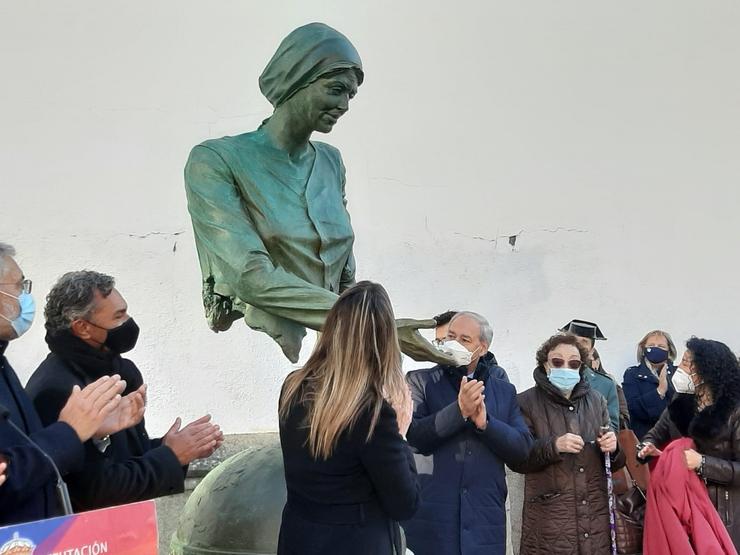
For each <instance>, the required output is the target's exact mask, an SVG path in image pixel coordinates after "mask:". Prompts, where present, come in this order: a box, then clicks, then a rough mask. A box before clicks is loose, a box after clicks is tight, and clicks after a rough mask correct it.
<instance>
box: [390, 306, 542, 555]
mask: <svg viewBox="0 0 740 555" xmlns="http://www.w3.org/2000/svg"><path fill="white" fill-rule="evenodd" d="M492 337H493V332H492V330H491V325H490V324H489V323H488V321H487V320H486V319H485V318H484V317H483V316H481V315H480V314H476V313H475V312H458V313H457V314H455V316H454V317H453V318H452V319H451V321H450V326H449V329H448V330H447V334H446V339H445V341H444V343H443V345H442V346H441V349H442V350H443V351H444V352H446V353H447V354H449V355H450V356H452V357H453V358H454V359H455V361H456V364H457V366H443V365H437V366H435V367H433V368H429V369H426V370H416V371H412V372H409V373H408V374H407V376H406V379H407V382H408V384H409V387H410V389H411V397H412V399H413V401H414V416H413V421H412V423H411V426H410V428H409V431H408V434H407V436H408V441H409V444H410V445H411V446H412V447H413V448H414V449H415V450H416V452H417V453H418V454H417V456H416V457H415V458H416V465H417V470H418V475H419V481H420V483H421V490H422V494H421V495H422V498H421V504H420V506H419V510H418V511H417V513H416V514H415V515H414V518H413V519H412V520H410V521H407V522H405V523H403V527H404V530H405V531H406V537H407V540H408V545H409V548H410V549H411V550H412V551H413V552H414V553H420V554H424V555H447V554H449V553H459V554H461V555H466V554H474V553H483V552H485V553H492V554H501V555H503V553H505V551H506V510H505V502H506V496H507V489H506V474H505V470H504V464H514V463H517V462H521V461H523V460H524V459H526V457H527V454H528V453H529V448H530V445H531V442H532V437H531V435H530V433H529V430H528V428H527V426H526V424H525V423H524V420H523V419H522V416H521V414H520V412H519V406H518V404H517V400H516V389H515V388H514V386H513V385H511V384H510V383H508V382H506V381H504V380H501V379H499V378H497V377H495V375H494V373H493V372H492V370H491V367H490V365H489V364H488V363H487V361H486V356H487V354H488V348H489V346H490V343H491V340H492Z"/></svg>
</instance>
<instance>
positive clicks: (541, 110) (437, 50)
mask: <svg viewBox="0 0 740 555" xmlns="http://www.w3.org/2000/svg"><path fill="white" fill-rule="evenodd" d="M317 20H318V21H324V22H326V23H328V24H330V25H333V26H335V27H337V28H338V29H340V30H341V31H343V32H344V33H345V34H347V35H348V36H349V37H350V38H351V39H352V40H353V41H354V43H355V45H356V46H357V48H358V50H359V51H360V53H361V55H362V57H363V60H364V64H365V70H366V83H365V84H364V85H363V86H362V87H361V89H360V93H359V95H358V96H357V98H356V99H355V100H354V102H353V103H352V107H351V108H352V109H351V111H350V113H349V114H348V115H347V116H346V117H345V118H344V119H343V120H342V121H341V122H340V124H339V125H338V126H337V129H336V130H335V132H334V133H332V135H331V136H330V137H328V138H325V137H320V138H321V139H324V140H328V141H329V142H331V143H332V144H334V145H336V146H338V147H339V148H341V150H342V152H343V155H344V159H345V163H346V165H347V168H348V195H349V207H350V210H351V213H352V217H353V223H354V226H355V231H356V234H357V245H356V247H357V248H356V255H357V259H358V262H359V276H360V277H362V278H371V279H374V280H377V281H380V282H382V283H383V284H385V285H386V287H387V288H388V289H389V291H390V292H391V295H392V297H393V299H394V302H395V306H396V311H397V314H398V315H399V316H415V317H423V316H431V315H432V314H435V313H437V312H440V311H442V310H445V309H447V308H452V307H454V308H460V309H462V308H469V309H475V310H478V311H480V312H482V313H483V314H485V315H488V316H489V317H490V318H491V320H492V321H493V322H494V324H495V329H496V339H495V346H494V348H495V351H496V353H497V354H498V356H499V358H500V360H501V362H502V364H503V365H504V366H505V367H507V368H508V369H509V372H510V374H511V376H512V378H513V381H514V382H515V383H516V384H517V385H518V386H519V387H520V388H524V387H528V386H529V385H530V383H531V369H532V368H533V366H534V364H533V357H534V351H535V349H536V348H537V346H538V345H539V343H540V342H541V341H542V340H544V339H545V338H546V337H547V336H548V335H549V334H550V333H551V332H553V331H554V330H555V328H556V327H558V326H560V325H562V324H563V323H565V322H566V321H568V320H569V319H571V318H573V317H580V318H585V319H591V320H596V321H598V322H599V323H600V324H601V325H602V327H603V329H604V331H605V333H606V334H607V336H608V337H609V341H607V342H606V343H603V344H600V345H599V349H600V351H601V352H602V355H603V359H604V361H605V365H606V366H607V368H609V369H611V370H613V371H615V373H617V374H621V372H622V370H623V369H624V368H625V367H626V366H627V365H630V364H631V363H632V362H633V357H634V354H633V352H634V345H635V343H636V342H637V340H638V339H639V338H640V337H641V336H642V334H643V333H644V332H645V331H647V330H648V329H650V328H653V327H665V328H666V329H668V330H670V331H671V332H673V333H674V336H675V337H676V338H677V339H678V340H681V341H683V340H685V339H686V338H687V337H688V336H689V335H690V334H697V335H701V336H706V337H712V338H716V339H720V340H723V341H726V342H728V343H729V344H730V345H731V346H733V347H735V348H738V347H739V346H740V336H739V334H738V313H739V312H740V296H739V295H738V294H737V291H736V283H737V281H738V273H739V271H740V261H738V256H737V253H738V239H739V235H740V234H739V233H738V232H739V231H740V224H738V221H737V213H738V206H739V204H738V202H739V201H740V192H739V191H740V188H738V181H739V178H740V156H739V155H738V153H739V152H740V72H739V71H738V59H740V34H739V33H738V32H737V29H738V28H740V5H739V4H737V3H735V2H731V1H726V2H720V1H717V2H712V1H707V2H695V1H693V0H691V1H682V0H663V1H654V2H647V3H646V2H619V3H613V2H593V1H590V0H589V1H586V0H582V1H581V0H579V1H559V2H550V1H543V2H534V1H526V2H490V1H487V2H440V1H434V2H430V1H428V0H423V1H422V0H415V1H408V2H390V1H382V2H378V1H376V2H372V3H370V2H368V3H359V2H346V1H336V0H331V1H330V0H325V1H319V0H313V1H310V2H301V1H295V2H267V1H261V2H253V1H238V2H237V1H229V2H226V1H218V2H217V1H213V2H202V1H201V2H197V1H193V0H187V1H184V0H178V1H174V0H173V1H168V2H141V1H139V2H98V1H94V0H84V1H82V0H80V1H69V0H68V1H64V0H57V1H54V2H38V1H36V2H32V1H26V2H22V1H15V2H12V1H5V2H2V3H1V4H0V68H2V83H1V85H0V146H1V148H0V193H1V194H0V240H2V241H7V242H10V243H13V244H15V245H16V247H17V248H18V249H19V257H18V258H19V262H20V263H21V264H22V266H23V268H24V270H25V272H26V274H27V275H28V277H30V278H32V279H33V280H34V282H35V293H36V296H37V298H38V299H39V301H40V303H41V304H43V297H44V295H45V294H46V292H47V291H48V289H49V287H50V286H51V284H52V282H53V281H54V280H55V279H56V278H57V277H58V276H59V275H60V274H61V273H63V272H64V271H67V270H72V269H81V268H93V269H97V270H100V271H104V272H108V273H111V274H113V275H114V276H116V277H117V279H118V284H119V289H120V291H121V292H122V293H123V294H124V296H125V297H126V299H127V300H128V302H129V304H130V307H131V312H132V313H133V314H134V315H135V317H136V319H137V321H138V322H139V323H140V325H141V327H142V336H141V340H140V343H139V346H137V348H136V350H135V351H134V352H133V353H132V358H133V359H134V360H135V361H136V362H137V363H138V364H139V366H140V368H141V369H142V371H143V372H144V374H145V377H146V379H147V381H148V382H149V384H150V388H151V389H150V391H151V402H150V406H149V413H148V418H149V422H150V427H151V428H152V430H151V431H152V432H157V433H161V432H163V431H164V430H165V429H166V426H167V425H168V424H169V423H170V422H171V421H172V420H173V419H174V417H175V416H176V415H178V414H183V415H184V416H185V417H186V418H192V417H196V416H199V415H200V414H201V413H203V412H205V411H212V412H213V413H214V415H215V417H216V418H217V420H218V421H219V422H221V423H222V424H223V426H224V428H225V429H226V431H227V432H245V431H258V430H267V429H273V428H274V427H275V424H276V418H275V407H276V400H277V393H278V390H279V385H280V383H281V381H282V378H283V376H284V375H285V374H286V373H287V372H288V371H289V370H290V369H291V365H290V364H289V363H288V362H287V361H286V360H285V359H283V358H282V356H281V354H280V352H279V350H278V348H277V346H276V345H274V344H273V343H272V342H271V341H270V340H269V339H268V338H267V337H266V336H264V335H261V334H259V333H256V332H253V331H250V330H249V329H247V328H246V327H245V326H244V325H243V324H242V323H236V324H235V326H234V328H233V329H232V330H231V331H229V332H227V333H223V334H218V335H216V334H213V333H211V332H210V331H209V330H208V329H207V327H206V324H205V320H204V318H203V316H202V310H201V303H200V273H199V269H198V266H197V260H196V256H195V248H194V244H193V236H192V231H191V227H190V220H189V216H188V214H187V210H186V206H185V195H184V192H183V184H182V168H183V165H184V163H185V160H186V158H187V155H188V152H189V149H190V148H191V147H192V145H194V144H196V143H198V142H200V141H201V140H203V139H206V138H209V137H216V136H221V135H224V134H235V133H239V132H243V131H246V130H251V129H253V128H255V127H256V126H257V125H258V123H259V122H260V121H261V119H263V118H264V117H266V116H267V115H269V112H270V111H269V109H268V108H269V105H268V103H267V102H266V100H264V99H263V98H262V97H261V96H260V94H259V90H258V87H257V77H258V75H259V74H260V72H261V70H262V68H263V67H264V65H265V64H266V62H267V60H268V59H269V57H270V56H271V54H272V52H273V51H274V49H275V48H276V47H277V45H278V43H279V42H280V40H281V38H282V37H283V36H284V35H285V34H287V33H288V32H289V31H290V30H292V29H293V28H294V27H296V26H298V25H301V24H303V23H306V22H309V21H317ZM513 234H518V240H517V242H516V247H515V248H514V249H512V248H511V247H510V246H509V244H508V236H509V235H513ZM41 320H42V318H41V317H40V316H39V321H38V322H37V323H36V324H35V325H34V328H33V329H32V331H31V332H29V334H28V335H27V336H26V337H24V338H22V339H21V340H19V341H17V342H15V343H14V344H13V345H12V347H11V349H10V350H9V353H8V354H9V355H10V358H11V360H12V361H13V362H14V364H15V365H16V367H17V369H18V370H19V372H20V373H21V375H22V377H23V378H27V377H28V376H29V375H30V373H31V372H32V371H33V369H34V368H35V367H36V365H37V364H38V363H39V362H40V361H41V359H42V358H43V357H44V356H45V353H46V348H45V344H44V342H43V326H42V321H41ZM307 350H308V349H307V348H304V352H303V356H304V358H305V356H306V354H307Z"/></svg>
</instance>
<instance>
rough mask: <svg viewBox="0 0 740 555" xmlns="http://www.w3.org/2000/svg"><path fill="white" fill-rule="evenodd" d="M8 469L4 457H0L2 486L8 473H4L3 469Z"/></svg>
mask: <svg viewBox="0 0 740 555" xmlns="http://www.w3.org/2000/svg"><path fill="white" fill-rule="evenodd" d="M7 469H8V463H7V461H6V460H5V458H4V457H0V486H2V485H3V484H4V483H5V480H6V479H7V478H8V475H7V474H5V471H6V470H7Z"/></svg>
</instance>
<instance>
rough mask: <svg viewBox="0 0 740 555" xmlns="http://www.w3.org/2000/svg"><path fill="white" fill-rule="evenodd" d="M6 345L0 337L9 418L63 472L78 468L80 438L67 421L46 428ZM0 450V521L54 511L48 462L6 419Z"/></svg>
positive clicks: (0, 397) (0, 427)
mask: <svg viewBox="0 0 740 555" xmlns="http://www.w3.org/2000/svg"><path fill="white" fill-rule="evenodd" d="M7 346H8V343H7V342H5V341H0V404H2V405H4V406H5V407H6V408H7V409H8V410H9V411H10V417H9V418H10V420H11V421H12V422H13V423H14V424H15V425H16V426H18V427H19V428H20V429H21V430H23V431H24V432H25V433H26V434H27V435H29V436H30V437H31V439H33V441H35V442H36V443H37V444H38V445H39V446H40V447H41V449H43V450H44V451H45V452H46V453H47V454H49V455H50V456H51V458H52V459H53V460H54V462H55V463H56V465H57V467H58V468H59V471H60V472H61V473H62V474H66V473H68V472H71V471H73V470H77V469H79V468H81V467H82V460H83V448H82V442H80V439H79V438H78V437H77V434H76V433H75V431H74V430H73V429H72V428H71V427H70V426H69V425H67V424H65V423H63V422H56V419H54V421H53V422H52V423H50V425H49V426H48V427H47V428H44V427H43V426H42V425H41V420H40V419H39V416H38V414H36V411H35V410H34V408H33V404H32V403H31V400H30V399H29V398H28V396H27V395H26V392H25V391H23V387H22V386H21V383H20V381H19V380H18V376H17V375H16V374H15V371H14V370H13V368H12V367H11V366H10V363H9V362H8V359H6V358H5V355H4V353H5V348H6V347H7ZM65 402H66V399H65ZM0 455H2V456H3V457H5V458H6V459H8V470H7V471H6V474H7V481H6V482H5V484H4V485H2V486H0V526H4V525H7V524H17V523H19V522H28V521H32V520H40V519H43V518H49V517H52V516H58V515H59V514H60V507H59V506H58V503H57V498H56V492H55V488H54V485H55V483H56V476H55V474H54V470H53V468H52V466H51V464H49V462H48V461H47V460H46V458H45V457H44V456H43V455H42V454H41V453H39V452H38V450H36V449H35V448H34V447H33V446H31V445H30V444H29V443H28V441H27V440H26V439H25V438H24V437H23V436H21V435H20V434H19V433H18V432H17V431H15V430H14V429H13V428H12V427H11V426H10V424H8V423H7V422H6V421H5V420H0Z"/></svg>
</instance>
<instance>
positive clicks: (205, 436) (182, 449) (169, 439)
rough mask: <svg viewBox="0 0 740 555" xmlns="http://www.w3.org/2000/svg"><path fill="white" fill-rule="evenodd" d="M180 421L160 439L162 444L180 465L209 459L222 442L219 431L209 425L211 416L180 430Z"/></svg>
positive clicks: (221, 434) (216, 427)
mask: <svg viewBox="0 0 740 555" xmlns="http://www.w3.org/2000/svg"><path fill="white" fill-rule="evenodd" d="M181 425H182V419H181V418H180V417H179V416H178V417H177V418H176V419H175V423H174V424H172V427H171V428H170V429H169V431H168V432H167V434H165V436H164V437H163V438H162V443H163V444H164V445H166V446H167V447H169V448H170V449H172V452H173V453H174V454H175V456H176V457H177V459H178V460H179V461H180V464H181V465H183V466H185V465H186V464H190V463H191V462H193V461H194V460H196V459H205V458H207V457H210V456H211V455H212V454H213V452H214V451H215V450H216V449H218V448H219V447H220V446H221V444H222V443H223V441H224V434H223V432H222V431H221V429H220V428H219V427H218V426H217V425H215V424H212V423H211V415H210V414H206V415H205V416H202V417H200V418H199V419H198V420H195V421H193V422H191V423H190V424H188V425H187V426H185V427H184V428H182V429H180V426H181Z"/></svg>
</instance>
